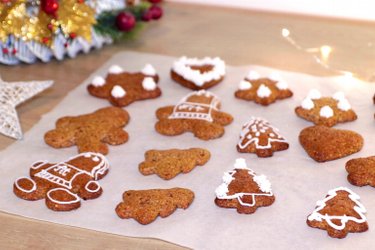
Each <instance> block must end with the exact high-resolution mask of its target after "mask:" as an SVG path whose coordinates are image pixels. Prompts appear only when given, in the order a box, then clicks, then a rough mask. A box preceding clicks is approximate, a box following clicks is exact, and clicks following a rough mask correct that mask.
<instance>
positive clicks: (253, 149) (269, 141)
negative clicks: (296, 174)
mask: <svg viewBox="0 0 375 250" xmlns="http://www.w3.org/2000/svg"><path fill="white" fill-rule="evenodd" d="M288 148H289V143H288V142H287V140H286V139H285V138H284V137H283V136H282V135H281V134H280V133H279V130H278V129H277V128H275V127H273V126H271V125H270V124H269V122H268V121H266V120H265V119H262V118H258V117H251V119H250V121H248V122H247V123H245V124H244V125H243V126H242V131H241V134H240V140H239V142H238V144H237V151H238V152H240V153H255V154H256V155H257V156H258V157H271V156H272V155H273V152H275V151H281V150H286V149H288Z"/></svg>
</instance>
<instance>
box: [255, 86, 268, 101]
mask: <svg viewBox="0 0 375 250" xmlns="http://www.w3.org/2000/svg"><path fill="white" fill-rule="evenodd" d="M257 95H258V96H259V97H261V98H265V97H269V96H270V95H271V90H270V88H268V87H267V86H266V85H264V84H261V85H260V86H259V88H258V90H257Z"/></svg>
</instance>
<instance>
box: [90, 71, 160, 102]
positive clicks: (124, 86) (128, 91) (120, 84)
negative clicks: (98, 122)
mask: <svg viewBox="0 0 375 250" xmlns="http://www.w3.org/2000/svg"><path fill="white" fill-rule="evenodd" d="M158 81H159V76H158V74H157V73H156V70H155V69H154V67H152V65H151V64H146V66H145V67H144V68H143V69H142V71H141V72H136V73H129V72H124V70H123V69H122V68H121V67H120V66H118V65H113V66H111V67H110V68H109V70H108V75H107V77H106V78H105V79H104V78H103V77H101V76H95V77H94V78H93V79H92V81H91V83H90V84H89V85H88V86H87V90H88V92H89V93H90V94H91V95H93V96H95V97H99V98H103V99H107V100H109V101H110V102H111V104H112V105H114V106H118V107H124V106H127V105H129V104H131V103H133V102H135V101H139V100H145V99H152V98H156V97H159V96H160V95H161V90H160V88H159V87H158V84H157V83H158Z"/></svg>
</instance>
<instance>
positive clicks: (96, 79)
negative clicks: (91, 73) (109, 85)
mask: <svg viewBox="0 0 375 250" xmlns="http://www.w3.org/2000/svg"><path fill="white" fill-rule="evenodd" d="M91 84H92V85H93V86H95V87H101V86H103V85H104V84H105V80H104V78H103V77H101V76H95V77H94V78H93V79H92V82H91Z"/></svg>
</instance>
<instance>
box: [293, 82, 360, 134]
mask: <svg viewBox="0 0 375 250" xmlns="http://www.w3.org/2000/svg"><path fill="white" fill-rule="evenodd" d="M295 112H296V114H297V115H298V116H299V117H301V118H303V119H305V120H308V121H311V122H313V123H315V124H316V125H324V126H328V127H332V126H334V125H336V124H337V123H339V122H350V121H354V120H356V119H357V115H356V113H355V112H354V111H353V109H352V107H351V105H350V103H349V101H348V100H347V99H346V97H345V95H344V93H343V92H337V93H335V94H334V95H333V96H332V97H322V95H321V94H320V92H319V91H318V90H316V89H313V90H311V91H310V92H309V94H308V95H307V97H306V98H305V99H304V100H303V101H302V103H301V106H298V107H296V109H295Z"/></svg>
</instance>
